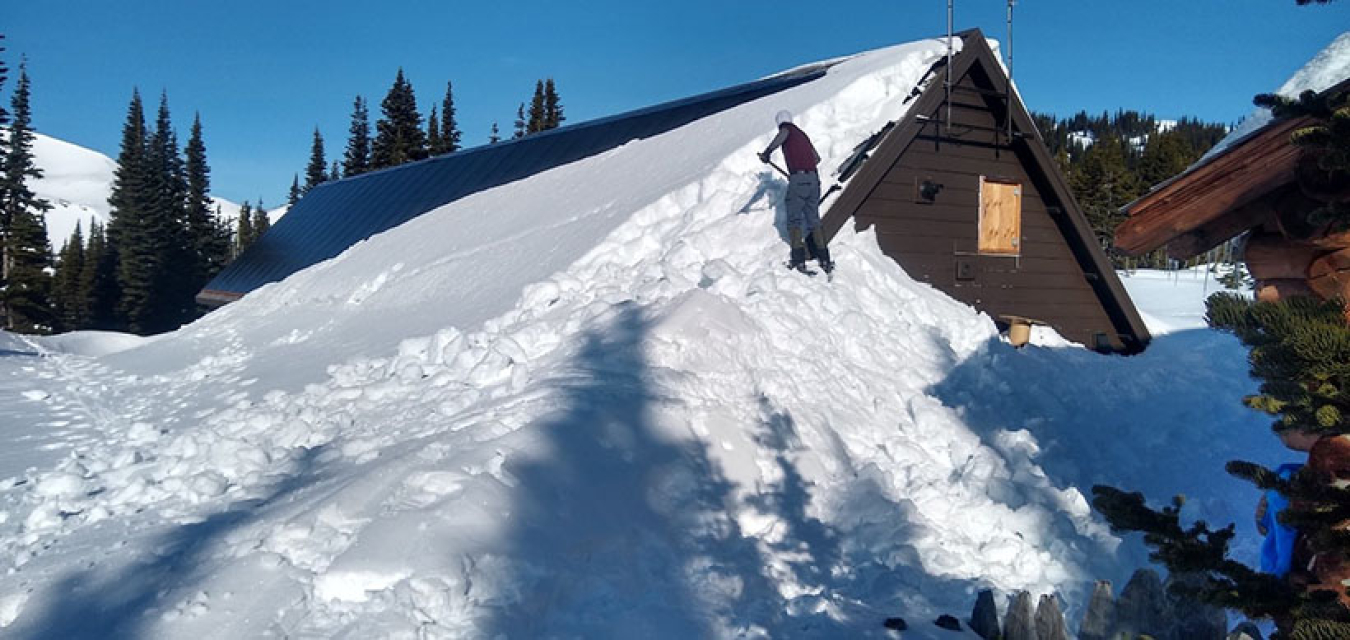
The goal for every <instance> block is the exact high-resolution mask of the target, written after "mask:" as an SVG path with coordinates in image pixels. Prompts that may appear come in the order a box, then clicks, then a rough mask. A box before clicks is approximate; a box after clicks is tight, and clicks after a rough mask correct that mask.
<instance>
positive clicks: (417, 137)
mask: <svg viewBox="0 0 1350 640" xmlns="http://www.w3.org/2000/svg"><path fill="white" fill-rule="evenodd" d="M380 108H381V110H382V112H383V114H384V117H382V118H380V120H379V121H378V122H376V123H375V131H376V133H375V141H374V142H373V143H372V144H371V150H370V156H371V168H373V169H383V168H385V167H394V166H398V165H400V164H403V163H405V162H412V161H414V160H421V159H423V158H425V157H427V140H426V133H425V132H424V131H423V130H422V114H421V113H418V111H417V97H416V96H415V95H414V93H413V88H412V85H411V84H410V83H408V81H407V80H405V79H404V78H403V69H399V70H398V76H397V77H396V78H395V79H394V86H392V87H390V89H389V93H388V95H386V96H385V97H384V101H383V102H381V103H380Z"/></svg>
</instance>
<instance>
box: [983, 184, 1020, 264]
mask: <svg viewBox="0 0 1350 640" xmlns="http://www.w3.org/2000/svg"><path fill="white" fill-rule="evenodd" d="M1021 239H1022V185H1021V184H1020V183H1017V182H1009V181H1006V180H998V179H994V178H987V177H985V176H980V253H982V254H993V255H1007V256H1015V255H1020V254H1021V251H1022V248H1021V246H1022V242H1021Z"/></svg>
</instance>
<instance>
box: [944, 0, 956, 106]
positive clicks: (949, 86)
mask: <svg viewBox="0 0 1350 640" xmlns="http://www.w3.org/2000/svg"><path fill="white" fill-rule="evenodd" d="M955 4H956V0H947V119H946V120H947V121H946V127H947V132H948V133H950V132H951V130H952V30H953V14H954V6H953V5H955Z"/></svg>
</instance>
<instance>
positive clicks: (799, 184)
mask: <svg viewBox="0 0 1350 640" xmlns="http://www.w3.org/2000/svg"><path fill="white" fill-rule="evenodd" d="M784 204H786V205H787V228H788V233H789V234H791V233H792V230H793V229H798V230H800V231H801V237H806V236H807V235H809V234H810V233H811V232H812V231H814V230H815V229H816V227H819V226H820V176H819V175H817V174H814V173H794V174H792V175H791V176H790V177H789V178H788V189H787V196H785V197H784Z"/></svg>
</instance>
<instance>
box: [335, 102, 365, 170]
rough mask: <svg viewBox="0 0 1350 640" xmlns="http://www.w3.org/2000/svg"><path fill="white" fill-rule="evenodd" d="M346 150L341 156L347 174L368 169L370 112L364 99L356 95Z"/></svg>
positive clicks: (343, 168)
mask: <svg viewBox="0 0 1350 640" xmlns="http://www.w3.org/2000/svg"><path fill="white" fill-rule="evenodd" d="M348 132H349V135H350V137H348V138H347V151H346V153H345V154H344V155H343V156H342V170H343V172H344V173H345V174H346V175H347V176H348V177H351V176H359V175H361V174H363V173H365V172H367V171H370V114H369V113H368V112H367V110H366V100H365V98H362V97H361V96H356V101H355V103H354V104H353V106H352V123H351V127H350V128H349V129H348Z"/></svg>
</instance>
